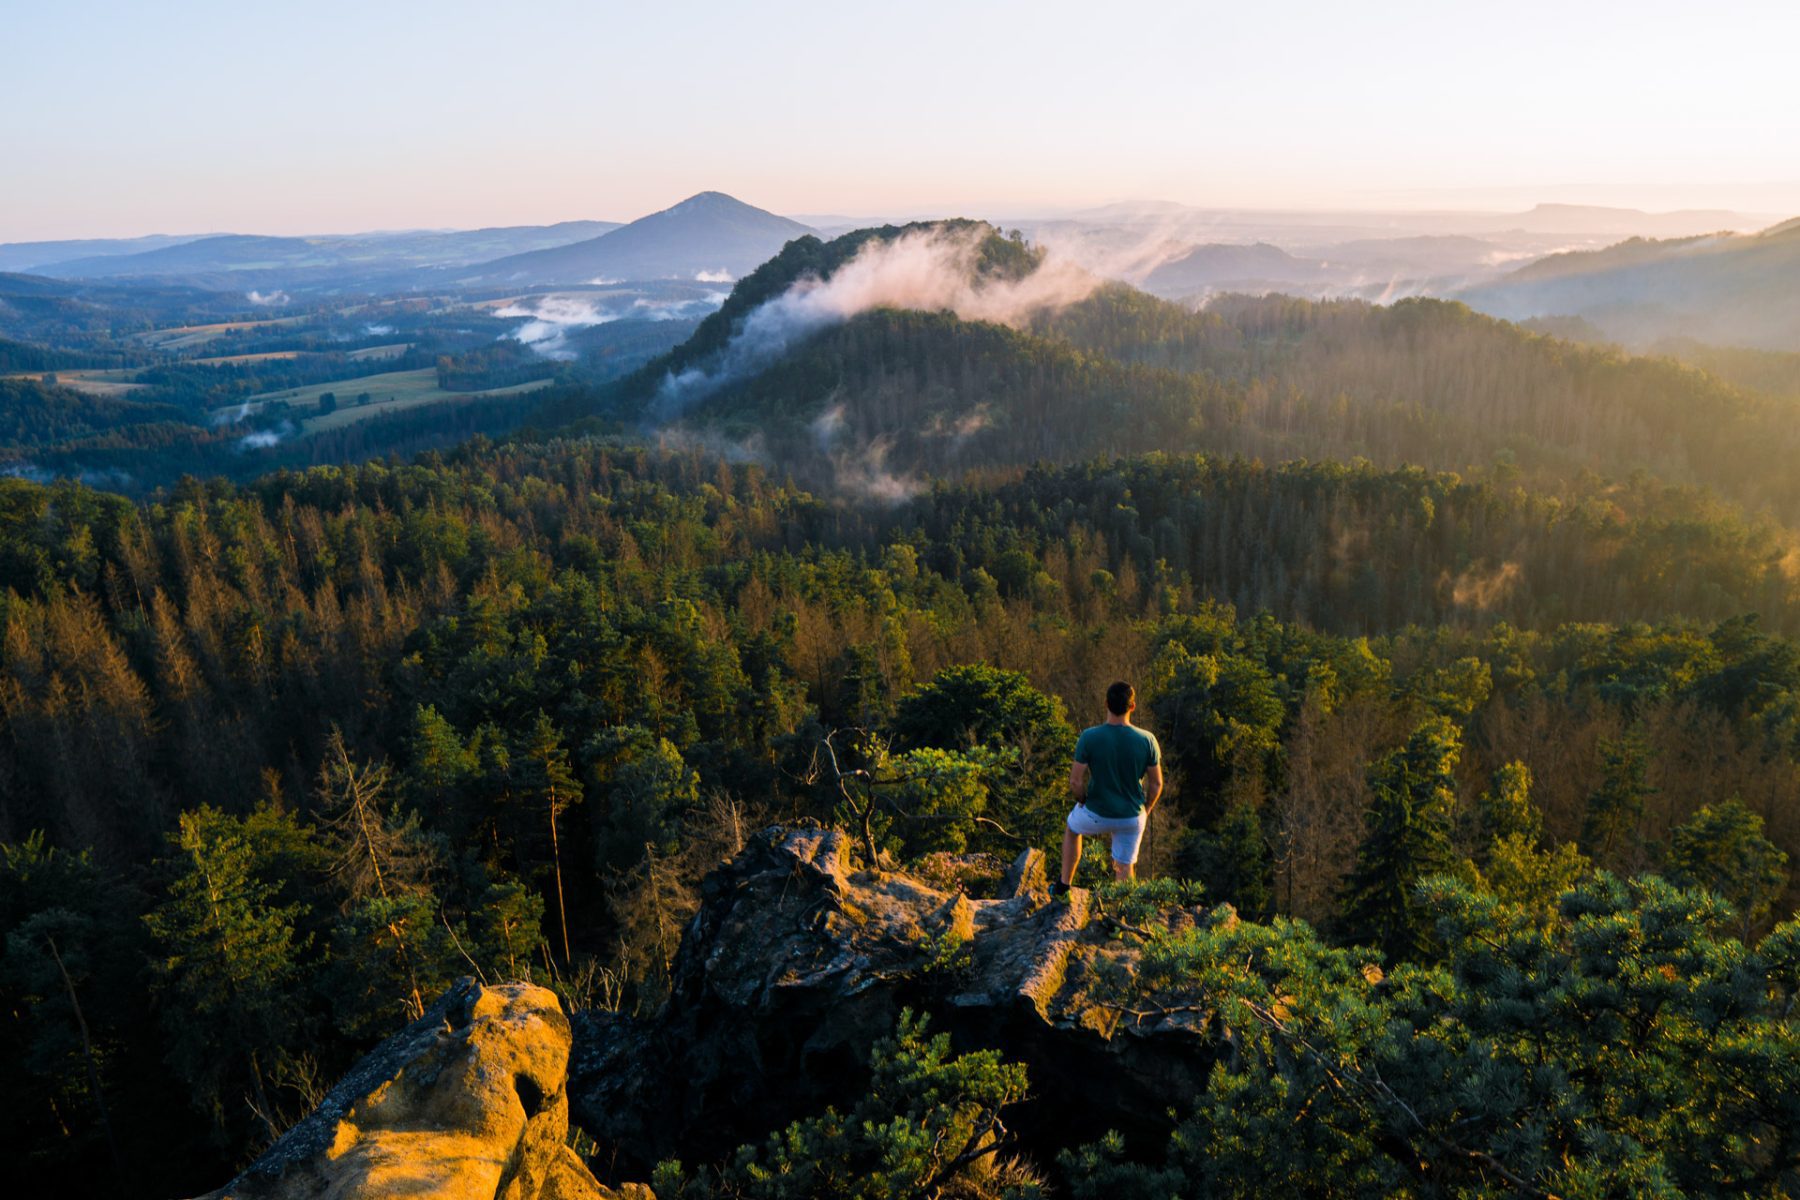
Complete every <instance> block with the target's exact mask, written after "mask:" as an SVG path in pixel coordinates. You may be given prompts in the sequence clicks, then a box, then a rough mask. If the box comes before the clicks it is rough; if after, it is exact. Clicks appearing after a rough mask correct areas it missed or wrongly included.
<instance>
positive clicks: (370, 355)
mask: <svg viewBox="0 0 1800 1200" xmlns="http://www.w3.org/2000/svg"><path fill="white" fill-rule="evenodd" d="M411 349H412V343H411V342H395V343H393V344H392V345H388V346H366V347H364V348H363V349H361V350H352V351H351V352H350V353H349V354H346V355H345V356H344V357H345V358H348V359H350V361H352V362H380V361H382V360H384V359H389V358H399V357H400V356H401V355H402V354H405V353H406V352H407V351H408V350H411ZM301 353H302V351H299V350H269V351H267V352H265V353H262V354H219V355H215V356H213V357H211V358H190V359H186V360H185V361H187V362H195V363H203V364H205V365H206V366H209V367H216V366H222V365H225V364H228V363H251V362H271V361H273V360H276V359H284V358H299V357H300V355H301Z"/></svg>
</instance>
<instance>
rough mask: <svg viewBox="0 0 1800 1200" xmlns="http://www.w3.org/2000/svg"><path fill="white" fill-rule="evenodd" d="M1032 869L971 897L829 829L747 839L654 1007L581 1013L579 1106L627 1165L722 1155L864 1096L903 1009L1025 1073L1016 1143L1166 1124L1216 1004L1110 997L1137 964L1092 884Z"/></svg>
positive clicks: (572, 1085) (1191, 917)
mask: <svg viewBox="0 0 1800 1200" xmlns="http://www.w3.org/2000/svg"><path fill="white" fill-rule="evenodd" d="M1043 879H1044V873H1043V864H1042V862H1041V858H1040V859H1038V860H1031V859H1027V860H1025V861H1021V862H1020V863H1018V864H1015V870H1014V871H1013V872H1009V879H1008V880H1007V882H1006V884H1005V885H1004V887H1003V889H1002V890H1003V891H1004V892H1006V893H1007V895H1006V898H1003V899H992V900H982V899H970V898H968V897H966V896H963V895H961V894H959V893H953V892H945V891H940V890H938V889H936V888H934V887H932V886H929V885H927V884H924V883H922V882H920V881H919V880H917V879H914V878H911V877H908V876H906V875H899V874H890V873H878V872H870V871H864V870H857V869H854V867H853V865H852V862H851V843H850V840H849V839H848V838H847V837H845V835H843V834H840V833H838V832H835V831H831V830H825V829H772V830H766V831H764V832H762V833H760V834H758V835H757V836H756V837H755V838H753V839H752V840H751V842H750V844H749V845H748V846H747V847H746V848H745V850H744V851H743V853H741V854H740V855H739V856H738V857H737V858H736V859H735V860H733V861H732V862H731V863H729V864H726V865H725V866H723V867H721V868H720V869H719V870H718V871H716V872H714V873H713V874H712V875H711V876H710V877H708V879H707V880H706V882H705V884H704V885H703V889H702V900H701V907H700V910H699V912H698V913H697V914H696V915H695V917H694V918H693V921H692V922H691V923H690V924H689V926H688V928H687V930H686V933H685V935H684V938H683V942H682V947H681V951H680V953H679V955H678V956H677V959H676V963H675V967H674V980H673V989H672V993H671V997H670V999H669V1001H668V1003H667V1005H665V1007H664V1008H663V1010H662V1011H661V1013H659V1014H658V1015H657V1016H656V1017H655V1018H654V1019H650V1020H644V1021H637V1020H631V1019H627V1018H622V1017H618V1016H615V1015H611V1014H605V1013H581V1014H577V1016H576V1048H575V1054H574V1057H573V1059H572V1060H571V1063H570V1080H569V1093H570V1099H571V1103H572V1106H573V1112H574V1119H575V1120H576V1122H577V1123H578V1124H580V1125H582V1126H583V1127H584V1128H586V1129H587V1130H588V1131H589V1132H590V1133H592V1134H593V1135H594V1136H595V1137H596V1138H597V1139H599V1140H600V1142H601V1143H602V1144H603V1146H604V1147H605V1148H606V1150H607V1153H608V1154H609V1155H615V1156H616V1157H615V1158H614V1160H613V1161H616V1162H618V1163H619V1164H620V1166H621V1167H623V1168H625V1169H626V1171H627V1173H628V1174H640V1176H641V1173H642V1172H643V1171H645V1170H647V1169H648V1167H649V1166H650V1165H652V1164H654V1163H655V1162H656V1161H657V1160H659V1159H661V1158H665V1157H681V1158H684V1159H686V1160H687V1161H689V1162H694V1161H706V1160H708V1159H711V1158H713V1157H716V1156H720V1155H725V1154H728V1153H729V1152H730V1150H732V1149H733V1148H734V1147H735V1146H737V1145H738V1144H741V1143H742V1142H745V1141H754V1140H760V1139H761V1138H762V1137H763V1136H764V1135H765V1134H766V1133H767V1132H768V1131H769V1130H771V1129H773V1128H777V1127H779V1126H780V1125H782V1124H784V1123H785V1122H787V1121H789V1120H792V1119H794V1118H796V1117H798V1116H801V1115H804V1114H807V1113H812V1112H817V1111H818V1110H819V1109H820V1108H822V1107H823V1106H824V1105H825V1104H828V1103H835V1104H838V1105H840V1106H842V1105H844V1104H846V1103H847V1102H848V1101H850V1100H851V1099H852V1098H853V1097H854V1096H856V1095H857V1094H859V1093H860V1091H861V1090H862V1086H863V1083H864V1080H865V1078H866V1066H865V1064H866V1062H867V1059H868V1052H869V1048H870V1046H871V1044H872V1043H873V1042H874V1041H875V1040H877V1039H878V1038H881V1037H883V1036H885V1035H887V1034H888V1033H890V1032H891V1031H892V1029H893V1027H894V1023H895V1020H896V1018H897V1016H898V1014H899V1012H900V1010H901V1008H903V1007H906V1006H912V1007H915V1008H920V1009H924V1010H926V1011H928V1012H930V1013H931V1014H932V1017H933V1025H934V1028H936V1029H939V1030H948V1031H949V1032H950V1033H951V1034H952V1036H953V1039H954V1040H955V1042H956V1043H957V1047H958V1049H972V1048H978V1047H996V1048H999V1049H1001V1050H1003V1051H1004V1052H1005V1054H1006V1056H1007V1057H1008V1058H1010V1059H1014V1060H1017V1061H1023V1062H1024V1063H1025V1064H1026V1065H1027V1067H1028V1069H1029V1071H1030V1076H1031V1082H1032V1091H1033V1094H1034V1099H1033V1100H1031V1101H1029V1102H1028V1103H1027V1104H1025V1105H1024V1106H1022V1111H1020V1112H1018V1113H1016V1114H1015V1115H1014V1116H1013V1117H1012V1118H1009V1126H1010V1127H1012V1128H1013V1129H1014V1130H1015V1131H1016V1132H1018V1133H1019V1134H1021V1135H1022V1136H1023V1137H1024V1138H1025V1139H1026V1141H1027V1142H1028V1143H1030V1142H1036V1143H1038V1144H1040V1145H1044V1146H1065V1145H1073V1144H1079V1143H1081V1142H1086V1141H1091V1140H1093V1139H1094V1138H1096V1137H1098V1136H1099V1135H1100V1134H1101V1133H1102V1132H1104V1131H1105V1130H1106V1129H1108V1128H1118V1129H1121V1130H1124V1131H1127V1132H1128V1133H1134V1132H1135V1133H1137V1134H1139V1135H1141V1136H1143V1137H1145V1138H1153V1137H1160V1133H1161V1131H1162V1130H1165V1129H1166V1128H1167V1121H1168V1117H1167V1113H1168V1111H1169V1110H1170V1108H1171V1107H1185V1106H1186V1105H1187V1104H1188V1103H1190V1102H1191V1101H1192V1100H1193V1099H1194V1098H1195V1097H1196V1095H1197V1093H1198V1092H1199V1091H1200V1089H1201V1088H1202V1086H1203V1083H1204V1080H1205V1078H1206V1075H1207V1071H1208V1069H1209V1068H1210V1066H1211V1064H1212V1062H1213V1061H1214V1058H1215V1055H1216V1053H1217V1050H1216V1046H1217V1045H1218V1039H1217V1038H1216V1037H1211V1036H1208V1028H1209V1022H1210V1021H1211V1018H1210V1017H1209V1016H1208V1015H1207V1014H1205V1013H1203V1012H1196V1011H1193V1010H1192V1009H1191V1008H1190V1009H1189V1010H1187V1011H1183V1012H1178V1013H1166V1014H1159V1015H1156V1016H1150V1017H1128V1016H1126V1015H1125V1014H1124V1013H1123V1012H1122V1011H1121V1010H1120V1009H1119V1008H1117V1007H1113V1006H1109V1005H1108V1004H1107V1003H1106V999H1105V997H1106V995H1107V994H1109V993H1108V990H1107V988H1106V987H1105V981H1106V980H1107V979H1109V978H1113V977H1114V976H1113V975H1112V974H1111V973H1113V972H1125V973H1128V974H1129V973H1131V972H1133V971H1134V970H1135V962H1136V958H1137V953H1138V952H1137V949H1136V946H1137V945H1138V944H1139V943H1138V942H1137V940H1136V939H1135V938H1131V937H1121V936H1120V927H1119V925H1118V923H1117V922H1116V921H1112V920H1110V919H1108V918H1106V917H1105V916H1104V915H1103V914H1100V913H1098V911H1097V907H1096V904H1095V901H1094V897H1093V895H1092V893H1090V892H1088V891H1086V890H1084V889H1080V888H1077V889H1075V890H1073V891H1072V892H1070V893H1069V895H1068V897H1067V899H1066V900H1061V899H1059V900H1056V901H1052V900H1051V899H1050V898H1049V897H1048V895H1047V894H1046V893H1045V891H1044V888H1043ZM1162 919H1163V920H1166V921H1169V922H1172V923H1173V924H1175V925H1179V924H1180V923H1183V922H1188V923H1191V922H1193V921H1196V920H1220V919H1232V918H1230V916H1229V913H1228V911H1226V912H1224V913H1220V912H1215V913H1213V914H1211V915H1207V914H1205V913H1203V912H1202V911H1200V910H1175V911H1172V912H1168V913H1165V914H1164V915H1163V917H1162Z"/></svg>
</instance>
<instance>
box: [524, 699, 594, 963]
mask: <svg viewBox="0 0 1800 1200" xmlns="http://www.w3.org/2000/svg"><path fill="white" fill-rule="evenodd" d="M514 763H515V767H516V769H518V771H519V773H520V775H521V778H520V780H519V791H518V794H517V796H516V802H517V803H520V804H526V805H529V806H530V807H531V808H533V809H535V810H536V811H538V812H540V813H542V820H543V822H544V824H545V825H546V826H547V827H548V828H549V830H550V864H551V870H552V873H553V874H554V876H555V880H556V920H557V924H558V925H559V926H560V928H561V932H562V952H563V961H564V962H565V963H567V962H570V961H572V956H571V955H570V952H569V912H568V905H567V903H566V902H565V901H564V899H563V875H562V841H561V839H560V838H559V837H558V836H557V829H556V826H557V822H558V821H559V820H560V819H561V818H562V814H563V813H564V812H566V811H567V810H568V809H569V808H571V807H573V806H574V805H576V804H579V803H580V802H581V782H580V780H578V779H576V778H575V772H574V770H573V769H572V768H571V767H570V765H569V752H568V751H567V750H566V749H564V748H563V741H562V735H561V734H560V733H559V732H557V729H556V726H555V724H554V723H552V722H551V720H550V718H549V717H548V716H546V715H545V714H544V713H543V711H542V710H539V712H538V715H537V721H536V723H534V724H533V725H532V727H531V732H530V733H528V734H527V735H526V737H525V741H524V745H523V746H522V747H521V748H520V752H519V754H518V756H517V757H516V758H515V759H514Z"/></svg>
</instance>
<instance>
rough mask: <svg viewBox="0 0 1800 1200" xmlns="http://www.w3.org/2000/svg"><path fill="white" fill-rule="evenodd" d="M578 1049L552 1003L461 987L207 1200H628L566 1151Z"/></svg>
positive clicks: (517, 986) (526, 994)
mask: <svg viewBox="0 0 1800 1200" xmlns="http://www.w3.org/2000/svg"><path fill="white" fill-rule="evenodd" d="M569 1048H570V1028H569V1022H568V1019H567V1018H565V1017H564V1016H563V1012H562V1009H561V1007H560V1005H559V1003H558V1001H557V998H556V995H555V994H554V993H552V992H549V991H546V990H545V989H543V988H540V987H535V986H533V985H531V984H526V983H514V984H503V985H500V986H497V987H483V986H481V985H480V984H477V983H476V982H475V981H473V980H464V981H462V982H461V983H459V984H458V985H457V986H455V987H453V988H452V989H451V990H450V991H449V992H447V993H445V995H444V996H443V997H442V998H441V999H439V1000H438V1002H437V1003H436V1004H434V1005H432V1006H431V1008H430V1009H429V1010H428V1011H427V1012H426V1013H425V1015H424V1016H423V1017H421V1018H420V1019H419V1020H417V1021H414V1022H413V1023H412V1024H411V1025H409V1026H407V1028H406V1029H404V1030H403V1031H401V1032H400V1033H398V1034H396V1035H394V1036H393V1037H391V1038H389V1039H388V1040H387V1041H385V1042H383V1043H382V1044H381V1045H380V1046H379V1047H377V1048H376V1049H375V1050H374V1051H373V1052H372V1053H370V1054H369V1055H368V1056H367V1057H365V1058H364V1059H363V1060H362V1061H361V1062H359V1063H358V1064H357V1065H356V1066H355V1067H354V1068H353V1069H352V1070H351V1071H350V1073H349V1074H348V1075H346V1076H345V1077H344V1078H343V1080H342V1081H341V1082H339V1083H338V1085H337V1086H336V1087H335V1088H333V1089H332V1090H331V1092H330V1094H329V1095H328V1096H326V1098H325V1100H324V1101H323V1102H322V1103H321V1104H320V1105H319V1107H318V1109H317V1110H316V1111H314V1112H313V1114H312V1115H311V1116H309V1117H307V1118H306V1119H305V1120H303V1121H301V1122H300V1123H299V1124H298V1125H296V1126H294V1128H293V1129H291V1130H289V1131H288V1133H287V1134H286V1135H285V1136H284V1137H282V1138H281V1139H280V1140H279V1141H277V1142H276V1143H275V1144H274V1145H273V1146H271V1147H270V1148H269V1149H268V1151H267V1152H265V1153H264V1154H263V1155H262V1157H260V1158H258V1159H257V1160H256V1161H255V1162H254V1163H252V1164H251V1165H250V1167H249V1168H248V1169H246V1170H245V1171H244V1173H243V1174H242V1175H240V1176H238V1178H236V1179H234V1180H232V1181H231V1182H230V1183H229V1184H227V1185H226V1186H225V1187H223V1188H220V1189H219V1190H218V1191H216V1192H213V1193H211V1195H210V1196H209V1197H207V1198H206V1200H302V1198H310V1197H319V1198H321V1200H324V1198H330V1200H364V1198H367V1200H374V1198H375V1197H393V1196H432V1197H437V1198H440V1200H442V1198H453V1200H602V1198H605V1197H612V1196H616V1195H621V1193H615V1192H612V1191H609V1190H608V1189H606V1188H603V1187H601V1186H600V1184H599V1183H597V1182H596V1181H595V1179H594V1177H593V1175H592V1173H590V1172H589V1171H588V1169H587V1167H586V1166H585V1165H584V1164H583V1163H582V1161H581V1159H580V1158H579V1157H578V1156H577V1155H576V1154H575V1153H574V1152H573V1151H572V1150H570V1149H569V1148H568V1146H567V1145H566V1144H565V1141H564V1139H565V1137H566V1136H567V1133H568V1125H569V1106H568V1099H567V1094H566V1090H565V1087H564V1084H565V1081H566V1078H567V1069H568V1062H569ZM640 1194H641V1193H640Z"/></svg>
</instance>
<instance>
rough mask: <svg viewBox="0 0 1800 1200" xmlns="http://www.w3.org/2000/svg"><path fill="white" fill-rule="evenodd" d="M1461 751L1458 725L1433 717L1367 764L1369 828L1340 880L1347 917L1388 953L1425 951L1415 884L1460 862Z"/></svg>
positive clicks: (1359, 934)
mask: <svg viewBox="0 0 1800 1200" xmlns="http://www.w3.org/2000/svg"><path fill="white" fill-rule="evenodd" d="M1461 753H1462V739H1461V737H1460V735H1459V734H1458V733H1457V730H1456V726H1455V725H1453V724H1451V723H1450V721H1449V720H1448V719H1446V718H1444V717H1430V718H1428V719H1427V720H1426V721H1425V722H1424V723H1423V724H1421V725H1420V726H1419V727H1418V728H1417V729H1415V730H1413V733H1412V736H1410V737H1409V738H1407V740H1406V745H1405V746H1403V747H1401V748H1400V749H1398V750H1394V751H1391V752H1389V753H1388V754H1387V755H1385V756H1383V757H1382V758H1381V759H1380V760H1379V761H1377V762H1376V763H1375V764H1374V765H1373V766H1371V767H1370V768H1369V774H1368V782H1369V795H1370V800H1369V809H1368V813H1367V818H1366V819H1367V822H1368V833H1367V835H1366V836H1365V837H1364V838H1363V842H1362V845H1361V846H1360V847H1358V849H1357V855H1356V868H1355V870H1353V871H1352V872H1351V874H1350V878H1349V880H1348V882H1347V885H1346V887H1345V892H1344V924H1345V926H1346V928H1347V929H1348V931H1349V932H1350V934H1351V936H1353V937H1355V938H1357V939H1360V940H1363V941H1367V942H1371V943H1373V944H1374V945H1377V946H1379V947H1380V948H1381V950H1382V953H1383V954H1385V955H1386V956H1387V957H1388V958H1389V959H1403V958H1418V957H1421V956H1422V955H1424V954H1425V953H1426V951H1427V949H1428V948H1429V945H1430V928H1431V926H1430V919H1429V917H1428V915H1427V914H1426V912H1425V910H1424V909H1423V907H1422V906H1421V904H1420V902H1419V900H1418V898H1417V897H1416V896H1415V894H1414V891H1415V889H1416V888H1417V886H1418V884H1419V883H1420V881H1422V880H1424V879H1427V878H1429V877H1431V876H1433V875H1440V874H1448V873H1453V872H1455V871H1456V870H1457V868H1458V865H1459V864H1458V860H1457V857H1456V853H1455V851H1454V849H1452V847H1451V843H1450V829H1451V825H1450V822H1451V810H1452V809H1453V807H1454V806H1455V803H1456V777H1455V774H1454V772H1455V769H1456V761H1457V758H1458V757H1459V756H1460V755H1461Z"/></svg>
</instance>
